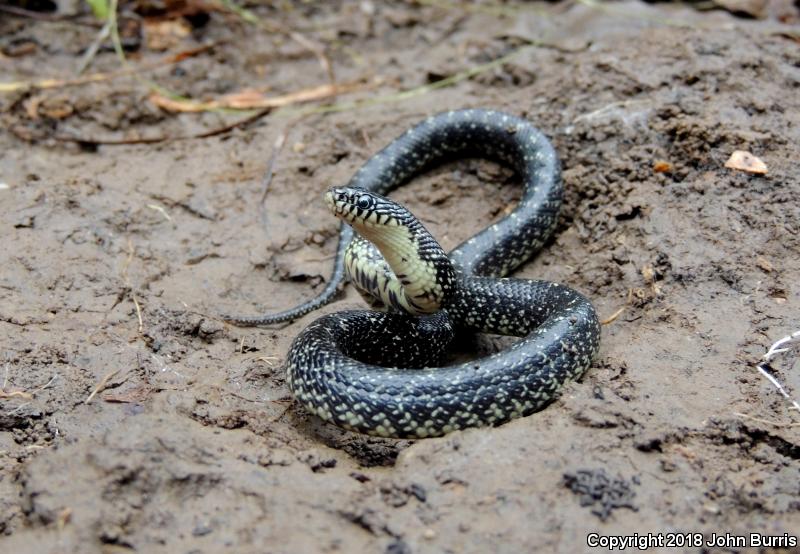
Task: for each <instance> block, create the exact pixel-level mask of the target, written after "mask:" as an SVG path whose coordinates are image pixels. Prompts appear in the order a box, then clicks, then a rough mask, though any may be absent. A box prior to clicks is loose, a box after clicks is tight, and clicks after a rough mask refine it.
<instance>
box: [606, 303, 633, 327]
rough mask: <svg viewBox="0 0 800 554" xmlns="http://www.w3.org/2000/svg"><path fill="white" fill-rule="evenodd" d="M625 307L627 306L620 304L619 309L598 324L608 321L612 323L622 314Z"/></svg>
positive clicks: (607, 322)
mask: <svg viewBox="0 0 800 554" xmlns="http://www.w3.org/2000/svg"><path fill="white" fill-rule="evenodd" d="M625 308H627V306H622V307H621V308H620V309H619V310H617V311H616V312H614V313H613V314H611V315H610V316H608V317H607V318H605V319H604V320H602V321H601V322H600V325H608V324H609V323H613V322H614V320H616V319H617V318H618V317H619V316H620V315H621V314H622V312H624V311H625Z"/></svg>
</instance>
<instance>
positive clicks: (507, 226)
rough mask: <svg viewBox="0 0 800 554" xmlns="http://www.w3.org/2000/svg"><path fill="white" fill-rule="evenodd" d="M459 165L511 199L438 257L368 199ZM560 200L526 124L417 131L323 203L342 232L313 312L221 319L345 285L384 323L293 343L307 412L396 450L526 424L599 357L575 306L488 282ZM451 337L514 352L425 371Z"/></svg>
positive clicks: (457, 120)
mask: <svg viewBox="0 0 800 554" xmlns="http://www.w3.org/2000/svg"><path fill="white" fill-rule="evenodd" d="M465 157H478V158H486V159H490V160H494V161H497V162H499V163H501V164H506V165H508V166H510V167H511V168H512V169H514V170H515V171H516V173H517V174H518V175H519V176H520V177H521V178H522V181H523V185H524V191H523V194H522V198H521V200H520V202H519V204H518V205H517V207H516V208H515V209H514V210H513V211H512V212H511V213H510V214H508V215H507V216H506V217H504V218H503V219H501V220H500V221H498V222H497V223H495V224H494V225H492V226H490V227H488V228H487V229H484V230H483V231H481V232H480V233H478V234H477V235H475V236H474V237H472V238H470V239H469V240H467V241H466V242H464V243H462V244H461V245H459V246H458V247H457V248H455V249H454V250H453V251H452V252H450V253H449V254H447V253H446V252H444V250H442V247H441V246H439V244H438V243H437V242H436V239H434V238H433V237H432V236H431V234H430V233H429V232H428V231H427V230H426V229H425V227H424V226H423V225H422V224H421V223H420V222H419V220H418V219H417V218H416V217H414V215H413V214H411V213H410V212H409V211H408V210H407V209H405V208H404V207H402V206H400V205H399V204H397V203H395V202H393V201H391V200H389V199H387V198H385V197H383V196H381V194H385V193H387V192H389V191H390V190H392V189H393V188H395V187H398V186H400V185H402V184H403V183H405V182H407V181H409V180H410V179H412V178H413V177H414V176H416V175H418V174H420V173H421V172H423V171H425V170H427V169H429V168H431V167H433V166H435V165H437V164H440V163H442V162H445V161H450V160H453V159H458V158H465ZM562 194H563V187H562V184H561V176H560V168H559V161H558V158H557V156H556V153H555V151H554V150H553V147H552V145H551V144H550V142H549V141H548V140H547V138H546V137H545V136H544V135H543V134H542V133H541V132H539V131H538V130H537V129H536V128H535V127H533V126H532V125H531V124H530V123H529V122H527V121H525V120H523V119H520V118H518V117H515V116H513V115H509V114H506V113H502V112H498V111H492V110H483V109H472V110H459V111H451V112H445V113H442V114H439V115H437V116H434V117H430V118H428V119H427V120H425V121H424V122H422V123H420V124H419V125H417V126H415V127H413V128H412V129H409V130H408V131H407V132H406V133H405V134H403V135H402V136H400V137H399V138H397V139H396V140H395V141H394V142H392V143H391V144H389V146H387V147H386V148H384V149H383V150H382V151H380V152H379V153H377V154H376V155H375V156H373V157H372V158H371V159H370V160H369V161H367V163H366V164H364V166H363V167H362V168H361V169H360V170H359V171H358V173H356V175H355V176H354V177H353V179H352V180H351V181H350V183H348V186H346V187H341V188H333V189H331V190H329V191H328V192H327V193H326V195H325V201H326V203H327V205H328V206H329V208H330V209H331V211H332V212H333V213H334V214H335V215H336V216H337V217H339V218H340V219H342V220H343V222H344V223H343V225H342V229H341V232H340V238H339V246H338V250H337V255H336V262H335V267H334V274H333V277H332V278H331V280H330V281H329V282H328V284H327V286H326V288H325V290H324V291H323V292H322V293H321V294H320V295H319V296H318V297H317V298H315V299H313V300H311V301H309V302H307V303H305V304H302V305H300V306H298V307H296V308H294V309H291V310H287V311H285V312H281V313H278V314H273V315H266V316H258V317H233V316H230V317H227V319H228V320H229V321H232V322H234V323H238V324H241V325H262V324H270V323H277V322H281V321H287V320H291V319H295V318H297V317H299V316H301V315H304V314H306V313H308V312H310V311H312V310H314V309H316V308H317V307H319V306H321V305H323V304H325V303H326V302H328V301H329V300H330V299H331V298H333V296H334V295H335V293H336V291H337V288H338V287H339V285H340V284H341V282H342V280H343V279H344V277H345V275H347V276H348V277H349V279H350V280H351V281H352V282H353V283H354V284H355V285H356V287H357V288H358V289H359V291H360V292H361V293H362V295H364V296H365V298H368V299H369V301H370V303H371V304H372V305H373V306H374V307H378V308H382V309H383V310H385V311H367V310H358V311H344V312H338V313H333V314H329V315H326V316H324V317H321V318H320V319H318V320H316V321H314V322H313V323H312V324H311V325H309V326H308V327H307V328H306V329H304V330H303V331H302V332H301V333H300V334H299V335H298V336H297V337H296V338H295V340H294V342H293V343H292V346H291V348H290V350H289V354H288V356H287V360H286V367H287V376H288V384H289V388H290V389H291V390H292V392H293V393H294V395H295V397H296V398H297V399H298V400H299V401H300V402H301V403H302V404H303V405H304V406H305V407H306V408H307V409H308V410H310V411H311V412H313V413H315V414H317V415H318V416H319V417H321V418H322V419H324V420H326V421H330V422H332V423H335V424H336V425H339V426H341V427H344V428H346V429H351V430H355V431H360V432H362V433H369V434H371V435H378V436H384V437H399V438H422V437H433V436H439V435H443V434H445V433H449V432H451V431H454V430H456V429H464V428H467V427H478V426H486V425H499V424H501V423H504V422H506V421H508V420H510V419H512V418H516V417H522V416H525V415H528V414H530V413H532V412H534V411H536V410H538V409H540V408H542V407H543V406H544V405H546V404H547V403H548V402H550V401H551V400H552V399H553V398H554V397H555V396H556V395H557V394H558V392H559V390H560V389H561V388H562V387H563V385H564V384H565V383H566V382H568V381H570V380H572V379H575V378H577V377H579V376H580V375H581V374H582V373H583V372H584V371H585V370H586V368H588V367H589V365H590V364H591V361H592V358H593V357H594V355H595V354H596V353H597V350H598V347H599V343H600V325H599V323H598V320H597V315H596V313H595V310H594V308H593V307H592V305H591V303H590V302H589V301H588V300H587V299H586V298H584V297H583V296H582V295H581V294H579V293H578V292H576V291H574V290H572V289H570V288H568V287H566V286H564V285H560V284H557V283H552V282H548V281H536V280H528V279H508V278H502V277H503V276H504V275H507V274H508V273H510V272H511V271H512V270H513V269H515V268H516V267H517V266H519V265H520V264H521V263H522V262H524V261H525V260H527V259H528V258H529V257H530V256H531V255H532V254H533V253H535V252H536V251H537V250H539V249H540V248H541V247H542V245H543V244H544V242H545V241H546V240H547V238H548V237H549V236H550V234H551V233H552V231H553V228H554V227H555V224H556V219H557V216H558V211H559V208H560V206H561V199H562ZM353 229H355V231H356V232H357V233H358V235H357V236H356V238H354V237H353ZM459 330H466V331H473V332H474V331H477V332H484V333H494V334H501V335H511V336H518V337H522V338H521V339H520V340H519V341H518V342H516V343H515V344H514V345H512V346H511V347H509V348H507V349H506V350H503V351H500V352H498V353H495V354H492V355H490V356H488V357H485V358H482V359H479V360H473V361H470V362H465V363H461V364H456V365H450V366H446V367H435V366H437V365H439V364H441V363H442V360H443V359H444V355H445V352H446V350H447V347H448V345H449V343H450V341H451V340H452V338H453V336H454V333H456V332H458V331H459Z"/></svg>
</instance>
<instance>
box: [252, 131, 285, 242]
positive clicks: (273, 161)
mask: <svg viewBox="0 0 800 554" xmlns="http://www.w3.org/2000/svg"><path fill="white" fill-rule="evenodd" d="M292 124H293V123H290V124H287V125H286V126H285V127H284V128H283V130H282V131H281V132H280V134H279V135H278V136H277V137H276V138H275V142H273V143H272V153H271V154H270V155H269V161H268V162H267V170H266V171H265V172H264V178H263V179H262V180H261V201H260V202H259V207H260V210H261V225H262V226H263V227H264V229H266V228H267V205H266V199H267V191H268V190H269V185H270V184H271V183H272V177H273V175H274V174H275V166H276V165H277V162H278V155H279V154H280V152H281V150H282V149H283V144H284V143H285V142H286V135H287V134H288V133H289V127H290V126H291V125H292Z"/></svg>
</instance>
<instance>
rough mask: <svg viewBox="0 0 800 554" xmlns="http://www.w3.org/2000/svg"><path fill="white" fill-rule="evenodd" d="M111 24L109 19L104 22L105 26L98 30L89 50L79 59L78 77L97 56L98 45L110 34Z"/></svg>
mask: <svg viewBox="0 0 800 554" xmlns="http://www.w3.org/2000/svg"><path fill="white" fill-rule="evenodd" d="M111 24H112V20H111V18H110V17H109V18H108V19H107V20H106V23H105V25H103V27H102V28H101V29H100V32H99V33H97V37H95V39H94V40H93V41H92V44H91V45H89V48H87V49H86V53H85V54H84V55H83V57H81V63H80V64H78V71H77V73H78V75H80V74H81V73H83V72H84V71H86V68H87V67H89V65H90V64H91V63H92V61H93V60H94V57H95V56H96V55H97V51H98V50H99V49H100V45H101V44H103V41H104V40H106V39H107V38H108V35H109V34H110V33H111Z"/></svg>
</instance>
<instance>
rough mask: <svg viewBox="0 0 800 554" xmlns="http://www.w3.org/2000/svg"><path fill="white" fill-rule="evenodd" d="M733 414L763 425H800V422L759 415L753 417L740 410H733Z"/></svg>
mask: <svg viewBox="0 0 800 554" xmlns="http://www.w3.org/2000/svg"><path fill="white" fill-rule="evenodd" d="M733 415H735V416H736V417H741V418H744V419H749V420H751V421H756V422H758V423H764V424H765V425H772V426H773V427H800V422H796V423H784V422H782V421H772V420H771V419H763V418H760V417H754V416H751V415H748V414H743V413H741V412H733Z"/></svg>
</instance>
